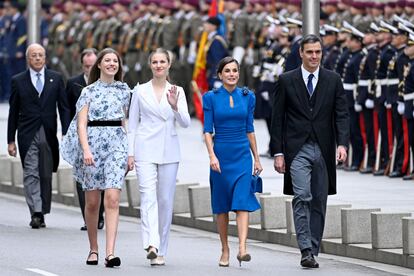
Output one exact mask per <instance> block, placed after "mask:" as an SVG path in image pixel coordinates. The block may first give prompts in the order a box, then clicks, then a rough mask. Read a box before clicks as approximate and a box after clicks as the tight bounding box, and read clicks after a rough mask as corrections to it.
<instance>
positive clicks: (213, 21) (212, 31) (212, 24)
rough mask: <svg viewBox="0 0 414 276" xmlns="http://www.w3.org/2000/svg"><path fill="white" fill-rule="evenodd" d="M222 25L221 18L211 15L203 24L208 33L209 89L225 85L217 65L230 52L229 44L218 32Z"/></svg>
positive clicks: (207, 66) (207, 67)
mask: <svg viewBox="0 0 414 276" xmlns="http://www.w3.org/2000/svg"><path fill="white" fill-rule="evenodd" d="M220 25H221V22H220V19H218V18H217V17H209V18H208V19H207V21H206V22H204V26H203V28H204V31H205V32H206V33H207V34H208V37H207V43H206V45H205V47H204V52H205V53H206V60H207V64H206V69H207V82H208V89H209V90H212V89H214V88H216V89H217V88H220V87H221V86H222V85H223V83H222V82H221V81H220V79H219V78H218V76H217V73H216V71H217V65H218V64H219V62H220V60H222V59H223V58H225V57H227V56H228V55H229V52H228V50H227V49H228V46H227V43H226V41H225V40H224V37H222V36H221V35H219V34H218V33H217V30H218V28H219V27H220ZM203 92H204V91H203Z"/></svg>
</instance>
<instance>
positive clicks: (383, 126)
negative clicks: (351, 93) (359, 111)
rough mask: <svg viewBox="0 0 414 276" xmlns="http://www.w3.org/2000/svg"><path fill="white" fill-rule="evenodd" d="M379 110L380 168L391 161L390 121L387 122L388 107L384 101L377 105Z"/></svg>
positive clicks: (383, 167)
mask: <svg viewBox="0 0 414 276" xmlns="http://www.w3.org/2000/svg"><path fill="white" fill-rule="evenodd" d="M376 108H377V111H378V126H379V129H380V133H381V152H380V154H381V159H380V165H379V169H385V168H386V167H387V165H388V163H389V161H390V155H389V154H390V153H389V148H388V146H389V144H390V142H391V141H389V140H388V122H387V109H386V108H385V106H384V104H383V103H380V104H378V106H377V107H376Z"/></svg>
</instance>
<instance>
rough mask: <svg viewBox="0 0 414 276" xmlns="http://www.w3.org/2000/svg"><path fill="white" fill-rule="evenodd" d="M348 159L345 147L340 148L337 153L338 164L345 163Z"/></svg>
mask: <svg viewBox="0 0 414 276" xmlns="http://www.w3.org/2000/svg"><path fill="white" fill-rule="evenodd" d="M346 158H347V153H346V149H345V147H344V146H338V150H337V153H336V160H338V162H341V163H343V162H345V161H346Z"/></svg>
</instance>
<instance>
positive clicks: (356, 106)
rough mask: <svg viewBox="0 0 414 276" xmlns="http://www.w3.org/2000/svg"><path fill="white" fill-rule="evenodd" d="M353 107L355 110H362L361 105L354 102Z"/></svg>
mask: <svg viewBox="0 0 414 276" xmlns="http://www.w3.org/2000/svg"><path fill="white" fill-rule="evenodd" d="M354 109H355V111H356V112H361V111H362V105H360V104H357V103H355V104H354Z"/></svg>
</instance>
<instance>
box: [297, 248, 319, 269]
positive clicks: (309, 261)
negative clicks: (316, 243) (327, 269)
mask: <svg viewBox="0 0 414 276" xmlns="http://www.w3.org/2000/svg"><path fill="white" fill-rule="evenodd" d="M300 265H301V266H302V267H306V268H318V267H319V264H318V262H317V261H316V260H315V257H314V256H313V254H312V251H311V250H310V249H305V250H303V251H302V258H301V259H300Z"/></svg>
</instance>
